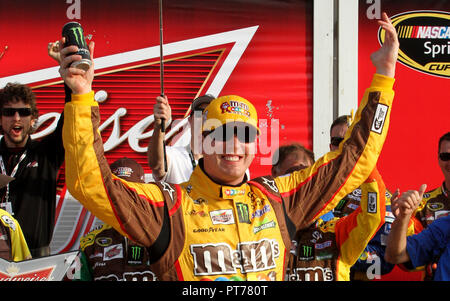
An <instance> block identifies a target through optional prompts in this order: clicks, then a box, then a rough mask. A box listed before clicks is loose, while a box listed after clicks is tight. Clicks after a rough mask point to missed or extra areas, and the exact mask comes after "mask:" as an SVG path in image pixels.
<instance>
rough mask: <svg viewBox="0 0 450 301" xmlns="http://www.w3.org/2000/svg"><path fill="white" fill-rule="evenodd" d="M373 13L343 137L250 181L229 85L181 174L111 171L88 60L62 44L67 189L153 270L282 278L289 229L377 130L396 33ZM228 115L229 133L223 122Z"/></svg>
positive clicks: (337, 190) (362, 169)
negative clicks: (294, 166) (155, 177)
mask: <svg viewBox="0 0 450 301" xmlns="http://www.w3.org/2000/svg"><path fill="white" fill-rule="evenodd" d="M378 22H379V23H380V25H381V26H383V28H385V29H386V31H387V35H386V36H387V38H386V41H385V43H384V44H383V46H382V47H381V48H380V49H379V50H378V51H376V52H375V53H373V54H372V56H371V59H372V62H373V64H374V65H375V67H376V69H377V74H375V75H374V78H373V81H372V84H371V87H370V88H368V89H367V90H366V93H365V94H364V97H363V99H362V101H361V104H360V106H359V109H358V111H357V113H356V117H355V121H354V123H353V126H352V127H351V128H350V130H349V132H348V134H347V135H346V139H345V140H344V144H345V147H343V148H342V150H341V151H339V152H333V153H328V154H326V155H325V156H324V157H322V158H320V159H319V160H318V161H317V162H316V163H315V164H314V165H313V166H311V167H310V168H307V169H303V170H301V171H296V172H294V173H292V174H290V175H289V176H288V177H279V178H275V179H270V178H269V177H262V178H260V179H259V182H258V181H253V182H247V180H246V177H245V170H246V169H247V168H248V166H249V165H250V164H251V162H252V160H253V158H254V156H255V155H254V150H255V148H256V143H255V138H256V133H257V132H258V131H259V130H258V129H257V114H256V110H255V108H254V107H253V105H252V104H251V103H250V102H248V101H247V100H246V99H244V98H242V97H239V96H236V95H231V96H223V97H219V98H217V99H215V100H213V101H212V102H211V103H210V104H209V105H208V107H207V108H206V109H205V115H204V118H205V119H206V120H205V123H204V125H203V132H204V140H205V141H204V145H205V144H206V145H210V146H212V147H214V150H215V151H214V152H212V153H211V152H209V151H206V150H205V151H204V156H203V158H202V159H201V160H200V161H199V165H198V166H196V168H195V169H194V172H193V173H192V175H191V177H190V179H189V181H188V182H186V183H182V184H180V185H170V184H167V183H165V182H161V183H154V184H140V183H131V182H127V181H125V180H122V179H119V178H118V177H116V176H114V175H112V174H111V171H110V169H109V166H108V163H107V161H106V159H105V157H104V153H103V144H102V138H101V136H100V134H99V131H98V126H99V120H100V117H99V107H98V104H97V103H96V102H95V101H94V99H93V95H94V93H93V91H92V80H93V76H94V75H93V67H92V66H91V68H90V69H89V70H88V71H87V72H84V71H82V70H77V69H75V68H70V67H69V65H70V64H71V62H73V61H75V60H78V59H80V58H79V57H78V56H74V55H68V54H69V53H73V52H75V51H76V50H77V47H76V46H69V47H66V48H64V49H63V50H62V51H61V55H62V61H61V65H60V73H61V76H62V77H63V79H64V81H65V82H66V84H67V85H68V86H69V87H70V88H71V89H72V91H73V92H74V94H73V95H72V101H71V102H70V103H68V104H66V106H65V115H64V117H65V119H64V129H63V141H64V147H65V151H66V168H67V175H66V180H67V187H68V189H69V191H70V192H71V194H72V195H73V196H74V197H75V198H76V199H77V200H79V201H80V202H81V203H82V204H83V205H84V206H85V207H86V208H87V209H88V210H89V211H91V212H93V213H94V214H95V215H96V216H97V217H99V218H100V219H101V220H103V221H104V222H105V223H107V224H108V225H111V226H112V227H114V228H115V229H116V230H118V231H119V232H121V233H122V234H123V235H125V236H127V237H128V238H130V239H132V240H135V241H137V242H138V243H139V244H141V245H143V246H145V247H147V248H148V249H149V252H150V254H153V256H154V258H155V260H154V261H153V262H152V266H151V269H152V271H154V272H155V274H156V275H157V277H158V279H160V280H207V279H209V280H224V279H230V280H231V279H233V280H241V279H242V280H258V279H271V280H283V279H284V275H285V272H286V266H285V263H286V259H287V258H288V256H287V253H288V252H289V248H290V244H291V239H292V238H293V235H294V234H295V233H296V232H298V231H300V230H302V229H304V228H306V227H308V226H309V225H310V224H311V223H312V222H313V221H314V220H315V219H317V217H319V216H320V215H322V214H323V213H325V212H327V211H330V210H331V209H332V208H334V207H335V206H336V204H337V202H338V201H339V200H340V199H342V198H343V197H344V196H345V195H347V194H348V193H350V192H351V191H352V190H353V189H355V188H356V187H358V186H359V185H361V184H362V183H363V182H364V181H365V179H367V178H368V176H369V174H370V173H371V172H372V170H373V168H374V167H375V163H376V161H377V158H378V155H379V153H380V151H381V148H382V145H383V143H384V140H385V138H386V135H387V129H388V127H389V115H390V111H391V110H390V107H391V104H392V100H393V91H392V85H393V81H394V80H393V76H394V74H395V63H396V58H397V52H398V40H397V34H396V32H395V29H394V27H393V26H392V24H391V23H390V21H389V19H388V18H387V15H386V14H383V20H382V21H378ZM90 50H91V54H92V53H93V51H94V47H93V43H91V44H90ZM210 121H211V122H210ZM156 122H161V121H160V120H157V121H156ZM230 125H231V126H232V130H233V131H231V135H228V134H229V133H230V131H229V130H225V131H224V129H228V128H229V126H230ZM243 133H244V134H245V135H242V134H243ZM230 141H231V142H233V143H232V147H229V145H230V143H229V142H230ZM220 150H222V151H223V152H221V151H220ZM277 193H280V195H281V198H279V197H277V195H276V194H277Z"/></svg>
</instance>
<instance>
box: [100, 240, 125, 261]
mask: <svg viewBox="0 0 450 301" xmlns="http://www.w3.org/2000/svg"><path fill="white" fill-rule="evenodd" d="M116 258H123V247H122V244H117V245H112V246H109V247H105V249H104V250H103V260H104V261H107V260H112V259H116Z"/></svg>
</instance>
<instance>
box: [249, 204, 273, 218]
mask: <svg viewBox="0 0 450 301" xmlns="http://www.w3.org/2000/svg"><path fill="white" fill-rule="evenodd" d="M270 210H271V208H270V206H269V205H265V206H264V207H263V208H262V209H258V210H255V211H254V212H253V213H252V219H254V218H256V217H262V216H263V215H264V214H266V213H267V212H269V211H270Z"/></svg>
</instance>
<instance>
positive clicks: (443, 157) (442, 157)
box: [439, 153, 450, 161]
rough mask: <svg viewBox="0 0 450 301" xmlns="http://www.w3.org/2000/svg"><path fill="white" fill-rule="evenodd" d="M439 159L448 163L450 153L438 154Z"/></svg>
mask: <svg viewBox="0 0 450 301" xmlns="http://www.w3.org/2000/svg"><path fill="white" fill-rule="evenodd" d="M439 159H441V160H442V161H449V160H450V153H440V154H439Z"/></svg>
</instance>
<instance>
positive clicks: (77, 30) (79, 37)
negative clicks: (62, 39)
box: [70, 27, 86, 47]
mask: <svg viewBox="0 0 450 301" xmlns="http://www.w3.org/2000/svg"><path fill="white" fill-rule="evenodd" d="M70 30H71V31H72V33H73V35H74V36H75V40H76V41H77V44H78V45H80V46H82V47H86V45H85V41H84V39H83V28H81V27H72V28H70Z"/></svg>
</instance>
